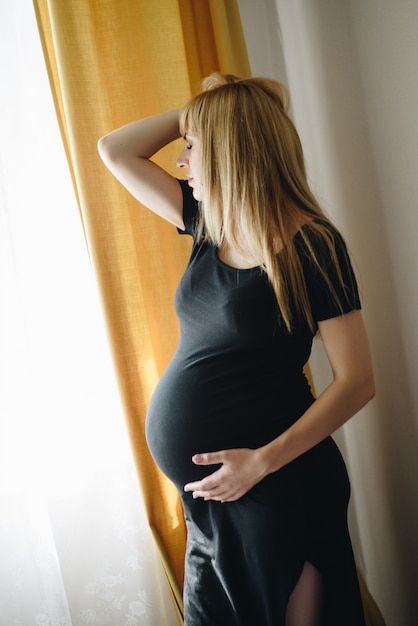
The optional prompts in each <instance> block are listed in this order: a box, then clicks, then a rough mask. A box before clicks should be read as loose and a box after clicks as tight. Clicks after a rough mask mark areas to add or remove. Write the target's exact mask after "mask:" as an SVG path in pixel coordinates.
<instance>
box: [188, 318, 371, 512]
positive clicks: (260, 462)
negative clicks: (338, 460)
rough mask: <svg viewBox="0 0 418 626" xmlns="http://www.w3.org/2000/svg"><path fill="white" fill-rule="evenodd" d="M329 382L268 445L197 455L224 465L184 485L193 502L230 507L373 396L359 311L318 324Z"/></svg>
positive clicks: (200, 461) (198, 461) (196, 459)
mask: <svg viewBox="0 0 418 626" xmlns="http://www.w3.org/2000/svg"><path fill="white" fill-rule="evenodd" d="M318 326H319V331H320V333H321V338H322V342H323V344H324V348H325V352H326V354H327V357H328V360H329V362H330V365H331V369H332V373H333V380H332V382H331V383H330V385H329V386H328V387H327V388H326V389H325V390H324V391H323V392H322V393H321V395H320V396H319V397H318V398H317V399H316V400H315V402H314V403H313V404H312V405H311V406H310V407H309V409H308V410H307V411H306V412H305V413H304V414H303V415H302V416H301V417H300V418H299V419H298V420H297V421H296V422H295V423H294V424H293V425H292V426H291V427H290V428H288V429H287V430H286V431H285V432H284V433H282V434H281V435H280V436H279V437H277V438H276V439H274V440H273V441H271V442H270V443H268V444H267V445H265V446H263V447H261V448H257V449H255V450H251V449H241V448H240V449H235V450H223V451H220V452H211V453H203V454H198V455H196V456H195V457H193V461H194V462H195V463H196V464H198V465H212V464H215V463H222V466H221V467H220V468H219V469H218V470H216V471H215V472H213V473H212V474H210V475H209V476H207V477H206V478H204V479H203V480H201V481H197V482H195V483H189V484H187V485H186V486H185V491H191V492H193V497H202V498H205V499H206V500H219V501H222V502H230V501H233V500H237V499H238V498H240V497H241V496H243V495H244V494H245V493H246V492H247V491H249V489H251V487H253V486H254V485H255V484H256V483H257V482H259V481H260V480H262V479H263V478H264V477H265V476H267V475H268V474H270V473H272V472H275V471H277V470H279V469H280V468H282V467H283V466H285V465H287V464H288V463H290V462H291V461H293V460H294V459H296V458H297V457H298V456H300V455H301V454H303V453H304V452H307V451H308V450H309V449H311V448H312V447H313V446H315V445H316V444H318V443H319V442H320V441H322V440H323V439H325V438H326V437H328V436H329V435H331V434H332V433H333V432H334V431H335V430H337V429H338V428H339V427H340V426H342V425H343V424H344V423H345V422H347V421H348V420H349V419H350V418H351V417H352V416H353V415H355V414H356V413H357V412H358V411H359V410H360V409H361V408H362V407H363V406H365V404H367V402H369V400H371V399H372V398H373V396H374V393H375V387H374V379H373V365H372V359H371V354H370V348H369V341H368V338H367V333H366V329H365V326H364V322H363V316H362V314H361V311H351V312H350V313H347V314H345V315H341V316H338V317H334V318H332V319H329V320H325V321H323V322H319V324H318Z"/></svg>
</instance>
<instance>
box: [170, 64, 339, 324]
mask: <svg viewBox="0 0 418 626" xmlns="http://www.w3.org/2000/svg"><path fill="white" fill-rule="evenodd" d="M203 89H204V91H203V92H202V93H200V94H198V95H197V96H195V97H194V98H193V99H192V100H191V101H190V102H189V103H188V104H187V105H186V107H185V108H184V111H183V113H182V116H181V120H180V127H181V132H182V134H183V135H184V134H185V133H187V132H192V133H194V134H196V135H197V137H198V138H199V139H200V142H201V146H202V183H203V187H202V193H203V196H202V202H201V211H200V220H199V225H198V238H200V239H201V238H203V239H205V240H207V241H208V242H210V243H211V244H213V245H215V246H217V247H220V246H222V245H223V244H227V245H230V246H231V247H233V248H234V249H235V250H237V251H238V252H239V253H240V254H241V255H242V256H244V257H247V258H248V252H247V250H251V261H256V263H257V265H259V266H260V267H261V268H262V269H263V270H264V271H265V273H266V274H267V276H268V278H269V281H270V283H271V284H272V286H273V289H274V292H275V295H276V299H277V303H278V306H279V309H280V312H281V314H282V317H283V320H284V322H285V325H286V327H287V329H288V331H289V332H291V330H292V326H293V322H294V319H293V315H292V311H291V302H290V296H291V297H292V302H293V303H294V304H295V306H296V314H297V316H298V317H301V316H302V318H304V319H305V320H306V321H307V323H308V325H309V327H310V329H311V330H312V331H313V332H316V328H315V323H314V320H313V317H312V312H311V308H310V305H309V298H308V293H307V288H306V284H305V280H304V276H303V271H302V266H301V262H300V259H299V257H298V254H297V252H296V250H295V247H294V245H293V238H294V235H295V233H296V231H297V230H299V229H300V227H301V225H302V224H309V228H303V229H302V230H300V233H301V235H302V237H303V239H304V241H305V244H306V246H307V249H308V251H309V253H310V255H311V256H312V261H313V263H314V264H315V265H316V266H317V267H318V269H319V271H320V272H321V274H322V276H323V277H324V280H325V281H326V282H327V283H328V285H329V288H330V290H331V293H333V294H334V298H335V299H336V301H337V304H339V303H338V298H337V296H336V294H335V290H334V289H333V287H332V285H331V283H330V281H329V278H328V276H327V274H326V272H325V271H324V269H323V268H322V267H321V265H320V262H319V260H318V259H317V258H316V256H315V253H314V250H313V247H312V238H313V236H314V235H315V234H318V235H320V236H321V237H322V239H323V241H324V244H325V245H326V246H327V247H328V248H329V250H330V253H331V255H332V257H333V259H334V261H335V264H336V267H337V272H338V275H339V279H340V281H341V283H342V284H343V280H342V276H341V271H340V269H339V265H338V261H337V259H336V254H335V248H334V242H333V238H332V235H331V233H330V231H329V229H327V228H326V224H327V223H329V220H328V219H327V217H326V216H325V215H324V213H323V211H322V209H321V208H320V206H319V205H318V202H317V201H316V199H315V197H314V196H313V194H312V192H311V190H310V188H309V184H308V182H307V177H306V171H305V164H304V157H303V151H302V146H301V142H300V139H299V135H298V133H297V131H296V128H295V126H294V124H293V122H292V120H291V119H290V117H289V115H288V104H289V98H288V94H287V91H286V89H285V87H284V86H283V85H281V84H280V83H278V82H276V81H274V80H271V79H267V78H249V79H243V78H238V77H236V76H232V75H221V74H212V75H211V76H209V77H208V78H207V79H205V80H204V81H203ZM315 218H319V221H314V220H315ZM240 236H241V237H243V238H244V242H245V245H242V238H240ZM278 242H280V247H281V250H280V255H279V257H280V262H279V260H278V247H279V244H278ZM339 306H340V307H341V305H339Z"/></svg>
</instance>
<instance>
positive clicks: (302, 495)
mask: <svg viewBox="0 0 418 626" xmlns="http://www.w3.org/2000/svg"><path fill="white" fill-rule="evenodd" d="M181 185H182V189H183V197H184V223H185V231H184V232H185V233H188V234H191V235H193V231H194V221H195V216H196V212H197V204H196V202H195V200H194V198H193V196H192V194H191V190H190V189H189V188H188V187H187V184H186V183H184V182H183V181H181ZM332 233H333V235H334V237H335V242H336V246H335V247H336V251H337V254H338V257H339V260H340V263H341V265H342V268H343V272H344V279H345V283H346V285H348V286H350V285H351V297H346V294H345V293H343V292H342V290H341V289H339V288H338V281H337V280H336V281H335V285H336V289H337V293H338V295H339V297H340V299H341V302H342V304H343V310H344V312H348V311H350V310H352V309H355V308H360V302H359V299H358V293H357V288H356V284H355V278H354V275H353V272H352V269H351V265H350V262H349V261H348V260H347V256H346V250H345V246H344V243H343V241H342V240H341V238H340V236H339V235H338V233H336V232H334V231H332ZM294 245H295V246H296V248H297V250H298V254H299V256H300V259H301V261H302V264H303V269H304V275H305V280H306V282H307V287H308V291H309V294H310V299H311V305H312V310H313V312H314V316H315V320H316V321H320V320H324V319H328V318H331V317H334V316H336V315H339V314H340V310H338V309H337V308H336V306H335V305H334V304H333V299H332V298H331V296H330V293H329V288H328V287H327V286H326V284H325V282H324V280H323V279H322V278H321V276H320V275H319V273H318V271H317V270H315V269H314V268H313V266H312V264H311V262H310V260H309V256H308V254H307V250H306V248H305V246H304V244H303V239H302V237H301V236H300V235H299V234H297V235H296V236H295V238H294ZM316 252H317V253H318V254H319V255H320V257H321V255H322V257H324V254H323V252H322V249H321V247H320V246H319V244H318V249H317V250H316ZM322 261H323V265H324V267H325V268H326V271H327V273H328V275H331V276H332V275H333V274H334V275H335V272H334V270H333V264H332V262H331V260H330V259H329V258H325V257H324V258H323V259H322ZM349 291H350V289H349ZM175 307H176V312H177V315H178V317H179V320H180V327H181V334H180V341H179V345H178V347H177V350H176V353H175V355H174V357H173V359H172V361H171V362H170V364H169V366H168V367H167V369H166V371H165V373H164V374H163V376H162V378H161V380H160V382H159V383H158V385H157V387H156V390H155V392H154V394H153V397H152V399H151V402H150V406H149V410H148V415H147V427H146V430H147V441H148V445H149V448H150V451H151V453H152V455H153V457H154V459H155V461H156V462H157V464H158V465H159V467H160V468H161V470H162V471H163V472H164V473H165V474H166V475H167V476H168V477H169V478H170V479H171V480H172V481H173V482H174V483H175V485H176V486H177V488H178V491H179V493H180V496H181V499H182V502H183V507H184V513H185V519H186V524H187V532H188V536H187V552H186V563H185V585H184V603H185V625H186V626H284V624H285V614H286V606H287V603H288V599H289V596H290V594H291V592H292V590H293V588H294V587H295V584H296V582H297V580H298V578H299V576H300V575H301V572H302V569H303V565H304V563H305V562H306V561H309V562H311V563H312V564H313V565H314V566H315V567H316V568H317V569H318V570H319V572H320V573H321V575H322V577H323V580H324V584H325V614H326V619H325V624H326V626H336V625H337V624H338V626H363V625H364V618H363V611H362V604H361V598H360V593H359V587H358V582H357V576H356V568H355V563H354V559H353V554H352V548H351V543H350V538H349V534H348V530H347V505H348V500H349V495H350V485H349V481H348V477H347V472H346V468H345V465H344V461H343V459H342V457H341V455H340V452H339V450H338V448H337V446H336V445H335V443H334V442H333V440H332V439H331V438H327V439H326V440H325V441H323V442H322V443H320V444H319V445H317V446H315V447H314V448H313V449H312V450H310V451H309V452H307V453H306V454H304V455H302V456H301V457H299V458H298V459H296V460H295V461H293V462H292V463H290V464H288V465H287V466H285V467H284V468H282V469H281V470H279V471H277V472H275V473H273V474H270V475H269V476H267V477H266V478H265V479H263V480H262V481H261V482H259V483H258V484H257V485H255V486H254V487H253V488H252V489H251V490H250V491H249V492H248V493H247V494H246V495H244V496H243V497H242V498H240V499H239V500H237V501H236V502H230V503H219V502H214V501H204V500H202V499H196V500H194V499H193V498H192V495H191V493H185V492H184V491H183V487H184V485H185V484H186V483H187V482H190V481H194V480H199V479H201V478H203V477H204V476H206V475H208V474H209V473H211V471H213V469H214V468H210V467H207V466H206V467H202V466H200V467H199V466H196V465H194V464H193V463H192V461H191V457H192V456H193V454H196V453H198V452H211V451H217V450H224V449H228V448H240V447H243V448H256V447H259V446H262V445H264V444H266V443H268V442H269V441H271V440H272V439H274V438H275V437H277V436H278V435H279V434H280V433H281V432H283V431H284V430H285V429H286V428H288V427H289V426H290V425H291V424H292V423H293V422H294V421H296V420H297V419H298V418H299V417H300V416H301V415H302V413H304V411H305V410H306V409H307V408H308V407H309V406H310V405H311V404H312V402H314V398H313V395H312V393H311V390H310V387H309V384H308V382H307V379H306V377H305V375H304V373H303V366H304V365H305V363H306V362H307V360H308V358H309V355H310V351H311V345H312V339H313V335H312V332H311V331H310V330H309V328H308V327H307V326H306V324H304V323H299V324H298V327H297V329H296V330H295V331H294V332H293V333H292V334H289V333H288V332H287V331H286V329H285V328H284V327H283V326H282V325H281V324H280V322H279V319H278V313H277V307H276V304H275V297H274V294H273V291H272V289H271V287H270V285H269V283H268V281H267V278H266V276H265V274H264V273H263V272H262V270H261V269H259V268H253V269H246V270H239V269H235V268H232V267H230V266H228V265H226V264H224V263H223V262H222V261H220V259H219V258H218V256H217V250H216V248H214V247H212V246H210V245H208V244H206V243H202V242H199V243H196V242H195V244H194V246H193V249H192V253H191V257H190V260H189V264H188V266H187V269H186V271H185V273H184V276H183V278H182V280H181V282H180V285H179V287H178V289H177V292H176V297H175Z"/></svg>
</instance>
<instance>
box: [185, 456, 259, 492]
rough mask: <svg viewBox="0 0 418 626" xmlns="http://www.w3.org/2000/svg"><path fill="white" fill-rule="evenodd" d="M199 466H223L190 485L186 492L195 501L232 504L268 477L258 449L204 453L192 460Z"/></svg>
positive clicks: (187, 486)
mask: <svg viewBox="0 0 418 626" xmlns="http://www.w3.org/2000/svg"><path fill="white" fill-rule="evenodd" d="M192 461H193V463H195V464H196V465H215V464H219V463H220V464H221V467H220V468H219V469H217V470H216V471H215V472H213V473H212V474H209V475H208V476H206V477H205V478H203V480H199V481H196V482H192V483H187V485H185V486H184V491H186V492H192V494H193V498H204V500H216V501H218V502H233V501H234V500H238V499H239V498H241V497H242V496H243V495H245V494H246V493H247V492H248V491H249V490H250V489H251V488H252V487H254V485H256V484H257V483H258V482H260V480H262V479H263V478H264V477H265V476H266V475H267V474H268V471H266V467H265V463H264V462H263V457H262V455H261V454H260V453H259V449H255V450H253V449H250V448H236V449H232V450H221V451H218V452H205V453H202V454H195V455H194V456H193V457H192Z"/></svg>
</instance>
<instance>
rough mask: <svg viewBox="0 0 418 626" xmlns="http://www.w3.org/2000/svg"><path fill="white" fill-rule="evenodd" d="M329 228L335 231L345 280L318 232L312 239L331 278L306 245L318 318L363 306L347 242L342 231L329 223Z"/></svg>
mask: <svg viewBox="0 0 418 626" xmlns="http://www.w3.org/2000/svg"><path fill="white" fill-rule="evenodd" d="M326 228H327V229H328V230H329V231H330V234H331V235H332V239H333V242H334V251H335V255H336V258H337V261H338V265H339V268H340V272H341V278H342V280H341V278H340V276H339V273H338V270H337V265H336V263H335V260H334V259H333V257H332V254H331V252H330V251H329V249H328V247H327V246H326V245H325V243H324V241H323V240H321V238H320V237H319V236H318V235H315V237H314V238H312V240H311V243H312V247H313V250H314V253H315V256H316V258H317V260H318V262H319V265H320V267H321V269H322V271H323V272H324V273H325V275H326V276H327V277H328V280H329V282H328V281H327V280H326V278H325V277H324V275H323V273H322V272H321V270H320V269H319V267H318V266H317V265H316V264H315V263H314V261H313V260H312V256H311V255H310V254H308V252H307V250H306V247H305V246H303V248H304V254H303V258H302V266H303V272H304V277H305V281H306V287H307V291H308V296H309V301H310V305H311V311H312V315H313V319H314V321H315V322H320V321H323V320H327V319H331V318H333V317H337V316H339V315H342V314H344V313H349V312H350V311H354V310H359V309H361V302H360V297H359V292H358V286H357V280H356V277H355V274H354V270H353V267H352V264H351V261H350V257H349V254H348V251H347V247H346V245H345V242H344V240H343V238H342V237H341V235H340V233H339V232H338V231H337V230H336V229H334V228H333V227H332V226H330V225H328V224H327V226H326Z"/></svg>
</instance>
